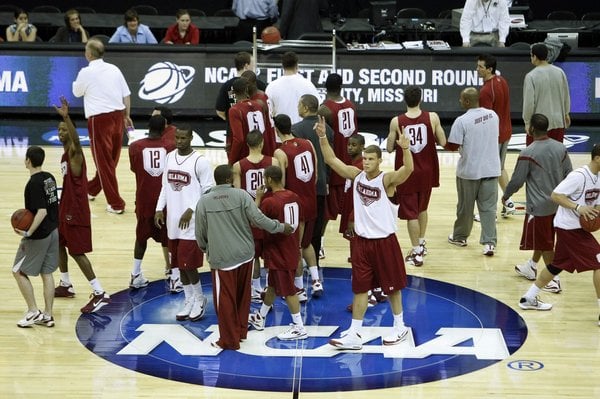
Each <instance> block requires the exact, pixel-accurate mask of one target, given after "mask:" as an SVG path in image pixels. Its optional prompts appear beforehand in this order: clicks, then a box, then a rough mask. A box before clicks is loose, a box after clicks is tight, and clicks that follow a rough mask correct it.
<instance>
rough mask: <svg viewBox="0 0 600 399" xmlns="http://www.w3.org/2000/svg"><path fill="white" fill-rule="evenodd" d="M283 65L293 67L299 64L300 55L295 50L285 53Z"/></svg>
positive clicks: (286, 67)
mask: <svg viewBox="0 0 600 399" xmlns="http://www.w3.org/2000/svg"><path fill="white" fill-rule="evenodd" d="M281 66H283V69H291V68H295V67H297V66H298V55H297V54H296V53H294V52H293V51H288V52H285V53H283V55H282V56H281Z"/></svg>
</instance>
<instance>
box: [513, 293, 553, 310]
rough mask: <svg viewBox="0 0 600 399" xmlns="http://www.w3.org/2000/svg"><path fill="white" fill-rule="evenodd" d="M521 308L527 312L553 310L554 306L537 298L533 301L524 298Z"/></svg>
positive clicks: (520, 304) (520, 302) (521, 301)
mask: <svg viewBox="0 0 600 399" xmlns="http://www.w3.org/2000/svg"><path fill="white" fill-rule="evenodd" d="M519 307H520V308H521V309H525V310H550V309H552V304H550V303H545V302H542V300H541V299H540V298H539V297H537V296H536V297H535V298H533V299H531V300H529V299H527V298H525V297H523V298H521V300H520V301H519Z"/></svg>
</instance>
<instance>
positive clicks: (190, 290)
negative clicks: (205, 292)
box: [183, 284, 194, 300]
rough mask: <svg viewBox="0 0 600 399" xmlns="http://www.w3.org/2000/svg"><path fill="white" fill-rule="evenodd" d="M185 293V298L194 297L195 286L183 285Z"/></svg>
mask: <svg viewBox="0 0 600 399" xmlns="http://www.w3.org/2000/svg"><path fill="white" fill-rule="evenodd" d="M183 294H184V295H185V299H187V300H189V299H192V298H193V297H194V287H193V286H192V285H191V284H185V285H184V286H183Z"/></svg>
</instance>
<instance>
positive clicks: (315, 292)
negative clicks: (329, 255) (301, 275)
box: [311, 280, 323, 298]
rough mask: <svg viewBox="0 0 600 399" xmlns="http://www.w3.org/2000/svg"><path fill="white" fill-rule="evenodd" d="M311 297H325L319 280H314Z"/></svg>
mask: <svg viewBox="0 0 600 399" xmlns="http://www.w3.org/2000/svg"><path fill="white" fill-rule="evenodd" d="M311 295H312V296H313V297H317V298H318V297H320V296H321V295H323V284H321V282H320V281H319V280H313V282H312V292H311Z"/></svg>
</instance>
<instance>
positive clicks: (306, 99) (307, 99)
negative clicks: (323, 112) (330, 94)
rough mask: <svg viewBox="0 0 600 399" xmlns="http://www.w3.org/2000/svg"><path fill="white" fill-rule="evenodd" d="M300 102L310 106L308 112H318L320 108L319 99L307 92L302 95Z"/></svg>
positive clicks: (307, 106)
mask: <svg viewBox="0 0 600 399" xmlns="http://www.w3.org/2000/svg"><path fill="white" fill-rule="evenodd" d="M300 102H301V103H302V104H303V105H304V106H305V107H306V108H308V112H310V113H311V114H316V113H317V110H318V109H319V99H318V98H317V97H315V96H313V95H312V94H305V95H303V96H302V97H300Z"/></svg>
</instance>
